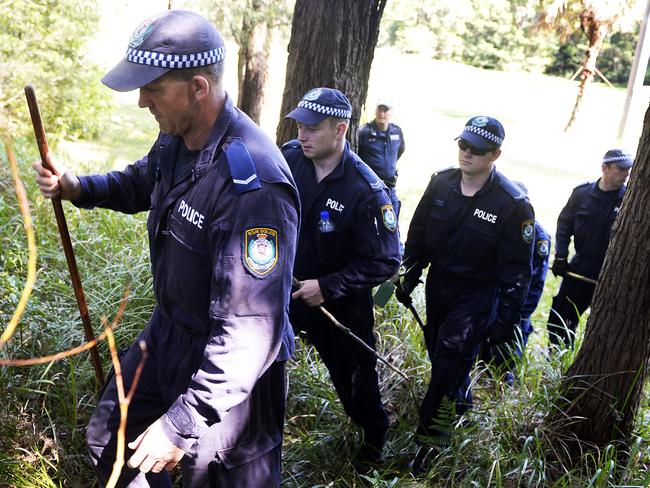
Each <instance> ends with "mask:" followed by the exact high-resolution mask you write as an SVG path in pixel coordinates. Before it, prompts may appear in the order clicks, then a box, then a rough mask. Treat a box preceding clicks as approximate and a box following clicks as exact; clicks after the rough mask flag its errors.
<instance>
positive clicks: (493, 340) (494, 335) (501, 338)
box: [486, 319, 515, 347]
mask: <svg viewBox="0 0 650 488" xmlns="http://www.w3.org/2000/svg"><path fill="white" fill-rule="evenodd" d="M514 338H515V324H506V323H505V322H502V321H501V320H499V319H496V320H495V321H494V322H493V323H492V325H491V326H490V330H489V331H488V336H487V338H486V342H487V344H488V345H489V346H490V347H495V346H498V345H499V344H505V343H507V342H510V341H512V340H513V339H514Z"/></svg>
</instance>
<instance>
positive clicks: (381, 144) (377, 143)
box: [359, 100, 406, 218]
mask: <svg viewBox="0 0 650 488" xmlns="http://www.w3.org/2000/svg"><path fill="white" fill-rule="evenodd" d="M392 115H393V104H392V103H391V102H389V101H387V100H379V101H378V102H377V106H376V109H375V118H374V120H372V121H371V122H368V123H367V124H365V125H364V126H363V127H362V128H361V130H360V131H359V157H360V158H361V159H362V160H363V162H364V163H366V164H367V165H368V166H370V167H371V168H372V170H373V171H374V172H375V173H377V176H379V177H380V178H381V179H382V180H383V181H384V183H385V184H386V186H387V187H388V190H389V192H390V200H391V202H392V204H393V208H394V209H395V215H397V217H398V218H399V210H400V201H399V199H398V198H397V191H396V190H395V185H397V160H398V159H399V158H400V157H402V154H403V153H404V149H406V144H405V142H404V134H403V133H402V129H401V128H400V126H399V125H396V124H393V123H392V122H391V121H390V120H391V117H392Z"/></svg>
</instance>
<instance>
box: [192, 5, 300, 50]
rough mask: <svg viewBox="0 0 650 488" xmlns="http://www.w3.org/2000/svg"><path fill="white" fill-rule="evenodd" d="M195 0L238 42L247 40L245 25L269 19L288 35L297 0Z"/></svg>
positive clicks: (241, 43) (271, 23)
mask: <svg viewBox="0 0 650 488" xmlns="http://www.w3.org/2000/svg"><path fill="white" fill-rule="evenodd" d="M195 1H196V3H197V5H199V6H200V7H201V10H202V11H204V12H209V14H208V18H209V19H210V20H212V21H213V22H214V24H215V25H216V26H218V27H219V28H220V30H221V33H222V34H223V35H224V36H226V37H230V38H231V39H233V40H234V41H235V42H237V44H238V45H239V46H242V45H243V44H245V42H246V41H247V37H246V32H245V30H244V26H245V25H251V26H252V25H255V24H258V23H266V24H267V25H268V26H269V27H271V28H279V29H280V30H281V32H282V34H283V36H285V37H287V38H288V36H289V26H290V25H291V17H292V13H293V4H294V0H279V1H270V0H244V1H241V0H240V1H237V0H231V1H215V0H195Z"/></svg>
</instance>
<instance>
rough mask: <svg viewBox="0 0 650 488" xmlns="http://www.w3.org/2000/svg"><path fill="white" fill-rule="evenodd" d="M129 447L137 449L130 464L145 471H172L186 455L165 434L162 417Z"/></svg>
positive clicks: (130, 443)
mask: <svg viewBox="0 0 650 488" xmlns="http://www.w3.org/2000/svg"><path fill="white" fill-rule="evenodd" d="M129 448H131V449H134V450H135V452H134V453H133V456H131V457H130V458H129V463H128V464H129V466H130V467H131V468H134V469H139V470H140V471H141V472H143V473H148V472H149V471H151V472H153V473H160V472H161V471H162V470H163V469H166V470H167V471H171V470H172V469H173V468H174V466H176V465H177V464H178V462H179V461H180V460H181V459H182V457H183V456H185V451H183V450H182V449H180V448H178V447H176V446H175V445H174V444H172V443H171V442H170V440H169V439H168V438H167V436H166V435H165V432H164V431H163V429H162V420H161V419H158V420H156V421H155V422H154V423H153V424H151V425H150V426H149V427H148V428H147V430H145V431H144V432H143V433H142V434H140V435H139V436H138V438H137V439H136V440H134V441H133V442H129Z"/></svg>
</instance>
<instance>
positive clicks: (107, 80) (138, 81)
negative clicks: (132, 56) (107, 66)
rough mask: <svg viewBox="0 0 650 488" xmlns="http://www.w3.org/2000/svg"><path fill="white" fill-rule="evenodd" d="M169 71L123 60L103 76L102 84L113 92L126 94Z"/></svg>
mask: <svg viewBox="0 0 650 488" xmlns="http://www.w3.org/2000/svg"><path fill="white" fill-rule="evenodd" d="M169 70H170V68H162V67H160V66H150V65H145V64H137V63H132V62H130V61H127V60H126V59H123V60H122V61H120V62H119V63H117V64H116V65H115V67H114V68H113V69H112V70H110V71H109V72H108V73H106V74H105V75H104V77H103V78H102V83H103V84H104V85H106V86H107V87H109V88H112V89H113V90H115V91H120V92H126V91H131V90H135V89H136V88H141V87H143V86H144V85H146V84H147V83H151V82H152V81H154V80H156V79H158V78H160V77H161V76H162V75H164V74H165V73H167V72H168V71H169Z"/></svg>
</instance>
